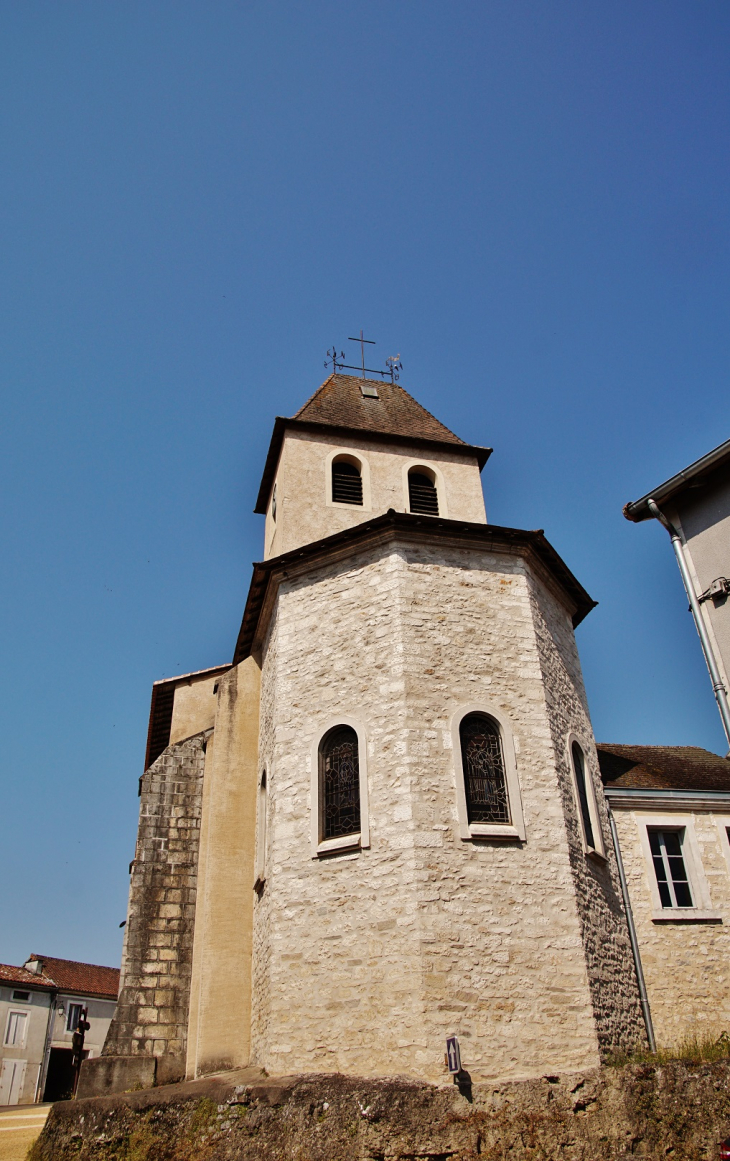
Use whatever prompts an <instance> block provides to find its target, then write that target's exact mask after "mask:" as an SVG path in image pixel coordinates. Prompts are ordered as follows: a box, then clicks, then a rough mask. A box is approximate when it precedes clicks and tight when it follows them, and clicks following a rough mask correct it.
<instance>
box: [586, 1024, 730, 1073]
mask: <svg viewBox="0 0 730 1161" xmlns="http://www.w3.org/2000/svg"><path fill="white" fill-rule="evenodd" d="M728 1059H730V1036H728V1034H727V1032H722V1033H721V1034H720V1036H718V1037H717V1038H715V1037H714V1036H688V1037H687V1038H686V1039H684V1040H682V1041H681V1042H680V1043H679V1044H676V1045H674V1046H673V1047H671V1048H657V1050H656V1052H650V1051H649V1049H648V1048H636V1049H634V1051H633V1052H616V1053H614V1054H613V1055H612V1056H610V1057H609V1059H608V1060H607V1061H606V1064H608V1065H609V1067H614V1068H620V1067H621V1065H623V1064H669V1063H670V1062H671V1061H676V1060H681V1061H683V1062H684V1063H685V1064H701V1063H703V1062H712V1061H714V1060H728Z"/></svg>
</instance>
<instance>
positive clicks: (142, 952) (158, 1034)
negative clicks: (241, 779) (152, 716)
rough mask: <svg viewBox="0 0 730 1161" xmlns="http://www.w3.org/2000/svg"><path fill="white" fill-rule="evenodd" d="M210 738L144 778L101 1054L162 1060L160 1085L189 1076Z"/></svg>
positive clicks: (179, 748) (177, 750)
mask: <svg viewBox="0 0 730 1161" xmlns="http://www.w3.org/2000/svg"><path fill="white" fill-rule="evenodd" d="M209 734H210V731H205V732H203V733H200V734H196V735H195V736H194V737H192V738H188V739H186V741H184V742H178V743H177V744H175V745H173V746H168V748H167V749H166V750H165V751H164V752H163V753H162V754H161V755H160V757H159V758H158V759H157V760H156V761H155V762H153V763H152V765H151V766H150V767H149V768H148V769H147V770H145V772H144V774H143V776H142V794H141V802H140V817H139V831H138V835H137V848H136V853H135V859H134V864H133V866H132V876H131V883H130V888H129V910H128V915H127V926H126V929H125V937H124V951H123V955H122V976H121V984H120V991H119V1002H118V1004H117V1010H116V1015H115V1017H114V1020H113V1021H112V1024H111V1026H110V1028H109V1033H108V1035H107V1038H106V1043H105V1044H104V1050H103V1055H104V1056H134V1055H143V1056H155V1057H159V1058H161V1061H160V1062H159V1064H158V1083H159V1082H160V1081H161V1080H164V1079H165V1078H167V1077H170V1078H171V1077H174V1076H175V1075H177V1074H178V1073H179V1074H180V1075H184V1072H185V1069H184V1053H185V1042H186V1036H187V1020H188V1004H189V996H190V973H191V966H192V948H193V929H194V924H195V891H196V883H197V869H198V846H199V839H200V813H201V804H202V790H203V768H204V764H205V739H206V738H207V737H208V736H209ZM162 1058H164V1064H163V1063H162Z"/></svg>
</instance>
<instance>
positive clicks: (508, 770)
mask: <svg viewBox="0 0 730 1161" xmlns="http://www.w3.org/2000/svg"><path fill="white" fill-rule="evenodd" d="M451 732H452V748H453V751H454V766H455V774H456V812H457V817H458V820H459V832H460V835H461V838H463V839H486V838H495V839H524V838H525V825H524V819H523V815H522V802H521V798H520V787H519V781H518V778H517V768H516V763H515V748H514V740H513V738H512V732H511V730H510V728H509V726H508V724H507V722H506V719H505V718H504V715H499V711H493V710H492V708H491V707H490V706H486V705H484V706H482V705H471V706H464V707H463V708H462V709H461V710H460V711H458V712H457V713H456V714H455V715H454V717H453V718H452V727H451Z"/></svg>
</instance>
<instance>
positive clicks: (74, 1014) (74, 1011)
mask: <svg viewBox="0 0 730 1161" xmlns="http://www.w3.org/2000/svg"><path fill="white" fill-rule="evenodd" d="M83 1010H84V1005H83V1004H69V1006H68V1011H67V1012H66V1031H67V1032H75V1031H76V1029H77V1027H78V1023H79V1020H80V1019H81V1013H82V1012H83Z"/></svg>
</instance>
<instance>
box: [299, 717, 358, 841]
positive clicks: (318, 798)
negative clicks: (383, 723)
mask: <svg viewBox="0 0 730 1161" xmlns="http://www.w3.org/2000/svg"><path fill="white" fill-rule="evenodd" d="M365 748H366V747H365V737H364V731H363V729H362V727H361V725H360V724H359V722H356V721H353V719H351V718H339V719H338V720H337V721H335V722H331V723H328V724H327V726H326V728H325V729H323V730H322V731H321V732H320V733H319V735H318V737H317V739H316V741H315V744H314V746H313V752H312V846H313V852H312V853H313V856H314V857H315V858H317V857H319V856H321V855H326V854H329V853H330V852H332V851H339V850H347V849H349V848H361V847H367V846H369V845H370V839H369V825H368V795H367V771H366V754H365Z"/></svg>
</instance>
